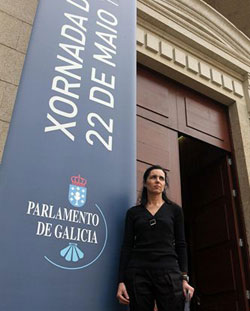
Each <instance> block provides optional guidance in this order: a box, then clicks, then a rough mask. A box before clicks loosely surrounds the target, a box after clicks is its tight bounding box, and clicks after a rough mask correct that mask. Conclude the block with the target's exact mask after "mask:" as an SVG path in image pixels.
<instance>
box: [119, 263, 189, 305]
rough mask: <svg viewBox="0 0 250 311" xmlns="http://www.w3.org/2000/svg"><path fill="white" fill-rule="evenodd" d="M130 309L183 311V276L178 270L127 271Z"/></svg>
mask: <svg viewBox="0 0 250 311" xmlns="http://www.w3.org/2000/svg"><path fill="white" fill-rule="evenodd" d="M125 285H126V288H127V291H128V295H129V298H130V304H129V307H130V311H153V309H154V302H155V301H156V303H157V307H158V311H183V310H184V295H183V289H182V276H181V272H180V271H178V270H165V269H137V268H136V269H133V268H129V269H127V271H126V278H125Z"/></svg>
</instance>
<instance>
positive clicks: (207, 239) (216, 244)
mask: <svg viewBox="0 0 250 311" xmlns="http://www.w3.org/2000/svg"><path fill="white" fill-rule="evenodd" d="M179 153H180V172H181V188H182V206H183V211H184V216H185V228H186V239H187V244H188V257H189V274H190V277H191V284H192V285H194V287H195V292H196V294H195V297H194V299H193V301H192V303H191V310H192V311H207V310H211V311H212V310H214V311H216V310H218V311H224V310H225V311H231V310H232V311H235V310H247V309H246V304H245V297H243V295H244V288H243V287H242V284H243V282H242V275H241V274H242V273H241V271H242V269H241V266H242V262H241V258H240V257H239V249H238V248H239V247H238V240H237V221H236V213H235V206H234V202H233V196H232V191H233V189H232V179H231V175H230V167H229V165H230V160H229V155H230V154H229V153H228V152H226V151H224V150H222V149H219V148H217V147H215V146H212V145H210V144H208V143H205V142H201V141H199V140H197V139H195V138H192V137H188V136H184V135H179Z"/></svg>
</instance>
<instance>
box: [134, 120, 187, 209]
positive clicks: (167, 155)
mask: <svg viewBox="0 0 250 311" xmlns="http://www.w3.org/2000/svg"><path fill="white" fill-rule="evenodd" d="M152 164H159V165H161V166H162V167H163V168H165V169H166V171H167V175H168V180H169V189H168V191H167V192H168V196H169V198H170V199H171V200H173V201H175V202H176V203H178V204H181V188H180V168H179V151H178V133H177V132H176V131H173V130H171V129H169V128H166V127H164V126H162V125H159V124H156V123H154V122H152V121H149V120H147V119H144V118H142V117H140V116H138V117H137V180H138V189H141V186H142V175H143V173H144V171H145V169H146V168H147V167H148V166H149V165H152Z"/></svg>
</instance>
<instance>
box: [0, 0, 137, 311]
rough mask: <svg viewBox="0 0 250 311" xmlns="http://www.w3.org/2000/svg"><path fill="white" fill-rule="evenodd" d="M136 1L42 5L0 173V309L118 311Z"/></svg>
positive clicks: (128, 189)
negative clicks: (118, 277)
mask: <svg viewBox="0 0 250 311" xmlns="http://www.w3.org/2000/svg"><path fill="white" fill-rule="evenodd" d="M135 12H136V10H135V1H121V0H95V1H90V0H53V1H52V0H42V1H40V3H39V7H38V10H37V16H36V19H35V23H34V27H33V31H32V36H31V40H30V44H29V49H28V53H27V56H26V61H25V65H24V69H23V74H22V79H21V83H20V86H19V90H18V95H17V100H16V105H15V109H14V112H13V116H12V121H11V126H10V130H9V135H8V140H7V144H6V148H5V152H4V157H3V162H2V166H1V174H0V183H1V184H0V185H1V186H0V245H1V255H0V258H1V259H0V276H1V277H0V310H4V311H17V310H18V311H34V310H36V311H45V310H46V311H57V310H58V311H59V310H60V311H63V310H65V311H69V310H70V311H78V310H79V311H80V310H81V311H82V310H86V311H95V310H96V311H97V310H98V311H100V310H107V311H108V310H109V311H110V310H117V309H119V305H118V303H117V302H116V298H115V293H116V287H117V270H118V261H119V250H120V242H121V235H122V227H123V226H122V224H123V220H124V214H125V211H126V209H127V208H128V207H129V206H131V205H132V204H134V203H135V190H136V183H135V172H136V167H135V159H136V151H135V135H136V133H135V115H136V113H135V97H136V90H135V78H136V61H135V59H136V57H135V54H136V48H135V19H136V13H135Z"/></svg>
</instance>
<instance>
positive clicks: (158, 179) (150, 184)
mask: <svg viewBox="0 0 250 311" xmlns="http://www.w3.org/2000/svg"><path fill="white" fill-rule="evenodd" d="M165 185H166V183H165V174H164V172H163V171H162V170H160V169H156V170H152V171H151V172H150V173H149V175H148V178H147V180H146V183H145V185H144V186H145V187H146V188H147V191H148V193H152V194H160V193H162V192H163V191H164V188H165Z"/></svg>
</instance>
